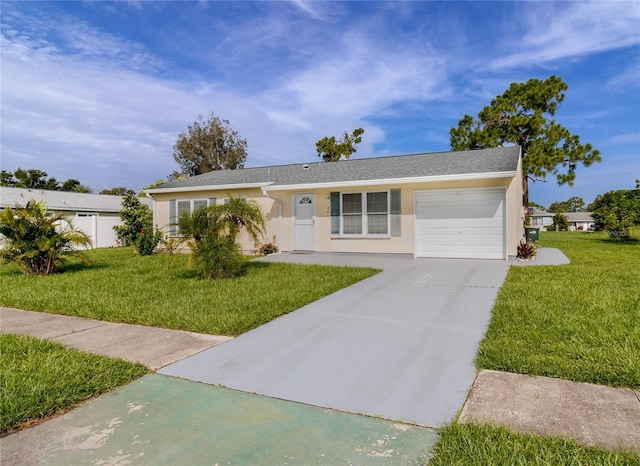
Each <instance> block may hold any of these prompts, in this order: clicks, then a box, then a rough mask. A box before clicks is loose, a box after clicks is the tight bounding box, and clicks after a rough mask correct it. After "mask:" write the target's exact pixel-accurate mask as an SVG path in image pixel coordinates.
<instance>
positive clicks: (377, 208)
mask: <svg viewBox="0 0 640 466" xmlns="http://www.w3.org/2000/svg"><path fill="white" fill-rule="evenodd" d="M330 199H331V235H332V236H333V237H382V238H386V237H389V236H400V226H401V221H400V218H401V217H400V213H401V212H400V207H401V203H400V190H399V189H391V190H388V191H361V192H332V193H331V195H330Z"/></svg>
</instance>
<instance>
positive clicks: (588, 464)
mask: <svg viewBox="0 0 640 466" xmlns="http://www.w3.org/2000/svg"><path fill="white" fill-rule="evenodd" d="M428 464H429V466H474V465H478V466H486V465H509V466H517V465H523V466H524V465H539V466H542V465H550V466H551V465H553V466H557V465H567V466H638V465H640V456H638V455H636V454H634V453H633V452H631V451H608V450H603V449H600V448H593V447H584V446H581V445H579V444H578V443H576V442H575V441H573V440H566V439H563V438H560V437H539V436H535V435H525V434H518V433H514V432H511V431H509V430H507V429H505V428H503V427H492V426H478V425H473V424H452V425H450V426H447V427H445V428H443V429H441V430H440V440H439V441H438V443H437V444H436V447H435V450H434V452H433V457H432V458H431V460H430V461H429V463H428Z"/></svg>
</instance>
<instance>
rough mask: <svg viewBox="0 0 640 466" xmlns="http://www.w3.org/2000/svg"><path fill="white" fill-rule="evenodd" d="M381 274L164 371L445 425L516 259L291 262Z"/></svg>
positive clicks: (333, 257) (469, 378)
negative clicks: (379, 270) (357, 268)
mask: <svg viewBox="0 0 640 466" xmlns="http://www.w3.org/2000/svg"><path fill="white" fill-rule="evenodd" d="M266 260H269V261H283V262H301V263H320V264H330V265H356V266H370V267H378V268H382V269H383V272H382V273H380V274H378V275H376V276H374V277H372V278H369V279H367V280H364V281H362V282H359V283H357V284H355V285H352V286H350V287H348V288H346V289H343V290H341V291H339V292H337V293H334V294H333V295H330V296H328V297H326V298H323V299H321V300H319V301H316V302H314V303H311V304H309V305H307V306H305V307H303V308H301V309H299V310H298V311H295V312H293V313H290V314H288V315H285V316H283V317H280V318H278V319H276V320H274V321H272V322H270V323H268V324H266V325H263V326H261V327H259V328H257V329H255V330H252V331H250V332H247V333H245V334H243V335H241V336H240V337H238V338H235V339H233V340H231V341H228V342H226V343H224V344H222V345H219V346H216V347H214V348H210V349H208V350H205V351H203V352H201V353H199V354H197V355H194V356H191V357H189V358H187V359H184V360H182V361H180V362H177V363H175V364H172V365H169V366H167V367H165V368H163V369H162V370H160V371H159V373H161V374H165V375H169V376H174V377H180V378H184V379H188V380H193V381H199V382H204V383H208V384H214V385H221V386H224V387H228V388H233V389H236V390H241V391H245V392H250V393H257V394H261V395H267V396H270V397H275V398H280V399H284V400H290V401H296V402H301V403H306V404H310V405H315V406H320V407H326V408H333V409H338V410H343V411H347V412H352V413H359V414H365V415H369V416H377V417H382V418H385V419H391V420H398V421H404V422H409V423H414V424H417V425H422V426H429V427H438V426H441V425H443V424H446V423H447V422H449V421H451V420H452V418H453V417H454V416H455V415H456V413H457V411H458V410H459V409H460V408H461V407H462V404H463V403H464V400H465V398H466V396H467V392H468V390H469V389H470V388H471V385H472V384H473V380H474V377H475V373H476V371H475V366H474V358H475V355H476V351H477V348H478V344H479V342H480V340H481V339H482V337H483V335H484V333H485V331H486V327H487V325H488V323H489V320H490V316H491V309H492V307H493V303H494V301H495V297H496V294H497V292H498V289H499V288H500V286H501V285H502V283H503V281H504V279H505V277H506V273H507V270H508V263H507V262H506V261H490V260H453V259H451V260H447V259H413V258H412V257H411V256H403V255H367V254H322V253H320V254H282V255H275V256H270V257H269V258H267V259H266Z"/></svg>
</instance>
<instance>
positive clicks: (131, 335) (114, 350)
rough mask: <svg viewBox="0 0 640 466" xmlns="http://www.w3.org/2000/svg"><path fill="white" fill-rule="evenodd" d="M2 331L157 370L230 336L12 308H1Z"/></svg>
mask: <svg viewBox="0 0 640 466" xmlns="http://www.w3.org/2000/svg"><path fill="white" fill-rule="evenodd" d="M0 331H1V332H3V333H17V334H21V335H29V336H33V337H37V338H47V339H50V340H53V341H56V342H58V343H61V344H63V345H66V346H70V347H72V348H76V349H79V350H83V351H88V352H91V353H96V354H102V355H105V356H111V357H116V358H122V359H126V360H128V361H133V362H139V363H141V364H144V365H145V366H147V367H149V368H151V369H154V370H155V369H159V368H160V367H163V366H166V365H167V364H171V363H173V362H176V361H179V360H180V359H183V358H186V357H188V356H191V355H193V354H195V353H198V352H200V351H202V350H205V349H207V348H211V347H212V346H215V345H219V344H220V343H224V342H225V341H227V340H229V339H230V337H226V336H216V335H204V334H200V333H193V332H184V331H180V330H168V329H162V328H155V327H146V326H143V325H131V324H115V323H111V322H102V321H98V320H91V319H83V318H80V317H72V316H63V315H57V314H47V313H44V312H32V311H22V310H18V309H10V308H0Z"/></svg>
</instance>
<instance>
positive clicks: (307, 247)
mask: <svg viewBox="0 0 640 466" xmlns="http://www.w3.org/2000/svg"><path fill="white" fill-rule="evenodd" d="M293 209H294V219H293V249H294V250H297V251H315V249H316V235H315V232H316V227H315V218H316V197H315V194H294V195H293Z"/></svg>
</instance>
